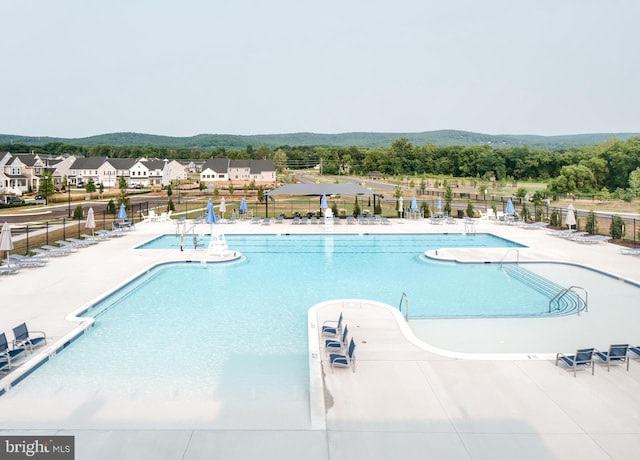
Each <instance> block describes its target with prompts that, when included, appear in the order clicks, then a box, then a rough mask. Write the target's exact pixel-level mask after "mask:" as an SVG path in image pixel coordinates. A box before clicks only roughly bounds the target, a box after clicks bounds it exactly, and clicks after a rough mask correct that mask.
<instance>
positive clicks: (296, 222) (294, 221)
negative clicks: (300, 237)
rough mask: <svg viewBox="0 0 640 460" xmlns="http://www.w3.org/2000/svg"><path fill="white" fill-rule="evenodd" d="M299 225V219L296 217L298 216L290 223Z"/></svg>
mask: <svg viewBox="0 0 640 460" xmlns="http://www.w3.org/2000/svg"><path fill="white" fill-rule="evenodd" d="M299 223H300V217H298V216H295V217H294V218H293V220H292V221H291V224H292V225H298V224H299Z"/></svg>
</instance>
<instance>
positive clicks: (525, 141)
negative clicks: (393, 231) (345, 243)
mask: <svg viewBox="0 0 640 460" xmlns="http://www.w3.org/2000/svg"><path fill="white" fill-rule="evenodd" d="M636 136H640V133H596V134H573V135H564V136H534V135H511V134H500V135H490V134H481V133H473V132H469V131H456V130H440V131H425V132H422V133H364V132H361V133H341V134H318V133H292V134H261V135H247V136H240V135H231V134H199V135H197V136H191V137H170V136H157V135H153V134H139V133H112V134H101V135H98V136H91V137H83V138H75V139H74V138H72V139H65V138H56V137H28V136H15V135H9V134H0V144H12V143H13V144H17V143H23V144H28V145H44V144H48V143H51V142H60V143H63V144H70V145H79V146H93V145H113V146H125V147H126V146H129V147H130V146H141V147H149V146H154V147H166V148H198V149H218V148H224V149H245V148H246V147H247V146H249V145H251V146H253V147H258V146H260V145H264V146H267V147H271V148H275V147H280V146H283V145H289V146H336V147H348V146H352V145H356V146H359V147H388V146H389V145H391V144H392V143H393V141H395V140H396V139H398V138H400V137H406V138H407V139H409V142H411V143H412V144H414V145H424V144H434V145H438V146H448V145H464V146H469V145H479V144H490V145H493V146H494V147H513V146H529V147H532V148H545V149H548V150H556V149H565V148H571V147H580V146H585V145H594V144H598V143H602V142H604V141H606V140H607V139H610V138H614V137H615V138H617V139H620V140H627V139H629V138H630V137H636Z"/></svg>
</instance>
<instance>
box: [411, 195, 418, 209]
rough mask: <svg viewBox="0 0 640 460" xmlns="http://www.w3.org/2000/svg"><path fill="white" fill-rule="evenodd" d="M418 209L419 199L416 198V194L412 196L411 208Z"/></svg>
mask: <svg viewBox="0 0 640 460" xmlns="http://www.w3.org/2000/svg"><path fill="white" fill-rule="evenodd" d="M417 209H418V201H417V200H416V197H415V196H414V197H413V198H411V210H412V211H416V210H417Z"/></svg>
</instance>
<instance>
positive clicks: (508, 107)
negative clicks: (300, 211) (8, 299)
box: [0, 0, 640, 138]
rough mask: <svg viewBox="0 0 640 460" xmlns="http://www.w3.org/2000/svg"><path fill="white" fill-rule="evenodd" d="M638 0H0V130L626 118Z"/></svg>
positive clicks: (190, 130) (510, 129) (346, 128)
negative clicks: (0, 0) (2, 0)
mask: <svg viewBox="0 0 640 460" xmlns="http://www.w3.org/2000/svg"><path fill="white" fill-rule="evenodd" d="M639 17H640V2H638V1H637V0H606V1H603V0H439V1H435V0H388V1H381V0H323V1H308V0H180V1H179V2H178V1H168V0H109V1H87V0H56V1H55V2H54V1H51V0H20V1H4V2H1V3H0V18H2V20H1V21H0V33H1V36H2V38H0V62H1V65H0V69H2V70H0V133H1V134H15V135H22V136H52V137H65V138H79V137H87V136H93V135H98V134H105V133H114V132H138V133H147V134H158V135H166V136H193V135H196V134H281V133H295V132H315V133H344V132H358V131H365V132H403V133H408V132H421V131H433V130H439V129H459V130H466V131H474V132H479V133H485V134H539V135H560V134H582V133H603V132H606V133H622V132H640V89H639V87H638V86H639V85H640V58H639V57H638V55H639V53H638V51H639V46H640V27H638V26H637V20H638V18H639Z"/></svg>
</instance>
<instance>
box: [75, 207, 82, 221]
mask: <svg viewBox="0 0 640 460" xmlns="http://www.w3.org/2000/svg"><path fill="white" fill-rule="evenodd" d="M83 217H84V211H83V210H82V206H81V205H78V206H76V208H75V209H74V210H73V218H74V219H82V218H83Z"/></svg>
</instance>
